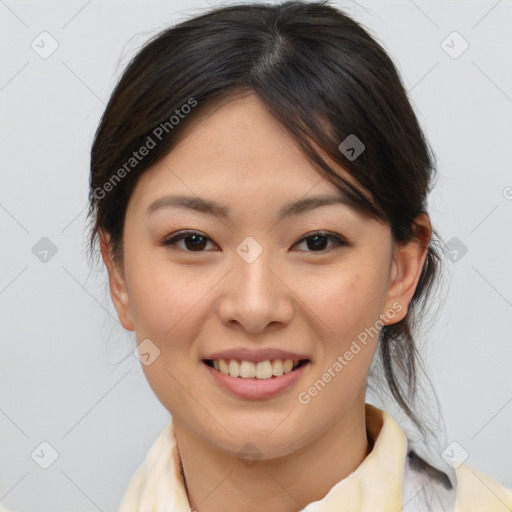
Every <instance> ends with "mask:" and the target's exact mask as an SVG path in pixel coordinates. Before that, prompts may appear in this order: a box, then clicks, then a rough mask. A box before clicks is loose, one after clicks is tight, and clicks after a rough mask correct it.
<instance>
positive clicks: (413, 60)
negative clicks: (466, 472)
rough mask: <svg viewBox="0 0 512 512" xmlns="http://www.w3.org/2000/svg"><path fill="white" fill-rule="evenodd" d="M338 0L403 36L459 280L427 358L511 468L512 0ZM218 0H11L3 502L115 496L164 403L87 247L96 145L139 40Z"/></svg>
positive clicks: (73, 502)
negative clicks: (121, 323) (110, 102)
mask: <svg viewBox="0 0 512 512" xmlns="http://www.w3.org/2000/svg"><path fill="white" fill-rule="evenodd" d="M229 3H233V2H226V3H225V4H229ZM332 3H333V4H334V5H338V6H339V7H342V8H345V9H346V11H347V12H348V13H349V14H351V15H352V16H353V17H354V18H355V19H356V20H358V21H360V22H362V23H363V24H364V25H365V26H366V27H367V28H368V29H370V30H371V33H372V34H373V35H374V36H375V37H377V39H378V40H379V41H380V42H381V43H382V44H383V46H384V47H385V48H386V49H387V51H388V52H389V53H390V55H391V57H392V58H393V60H394V61H395V63H396V64H397V65H398V67H399V70H400V72H401V74H402V77H403V80H404V83H405V84H406V88H407V89H408V92H409V95H410V98H411V101H412V102H413V106H414V108H415V110H416V112H417V114H418V117H419V120H420V122H421V125H422V127H423V129H424V130H425V133H426V135H427V137H428V139H429V141H430V143H431V145H432V147H433V149H434V151H435V153H436V156H437V164H438V169H439V172H440V178H439V180H438V182H437V185H436V189H435V191H434V192H433V193H432V195H431V196H430V199H429V208H430V214H431V218H432V222H433V225H434V226H435V227H436V228H437V230H438V231H439V233H440V234H441V235H442V237H443V240H444V241H445V242H446V246H447V248H448V250H449V251H448V252H449V254H451V261H448V263H449V276H450V280H449V287H448V290H447V291H446V293H445V295H446V297H445V298H444V299H443V302H442V304H441V302H439V304H441V305H440V307H439V312H438V316H437V322H436V323H435V325H434V326H433V327H432V328H430V329H429V331H428V333H427V334H428V344H427V351H426V353H425V358H426V359H427V360H428V363H429V374H430V377H431V379H432V381H433V383H434V385H435V387H436V390H437V392H438V395H439V398H440V400H441V404H442V407H443V411H444V415H445V420H446V424H447V429H448V435H447V439H448V441H449V442H453V441H456V442H457V443H459V445H460V446H462V447H464V449H465V450H466V451H467V452H468V459H467V463H469V464H471V465H473V466H475V467H477V468H478V469H480V470H482V471H484V472H486V473H488V474H489V475H491V476H492V477H494V478H495V479H497V480H498V481H500V482H501V483H503V484H505V485H506V486H508V487H512V379H511V368H512V342H511V341H512V340H511V333H512V273H511V266H510V262H511V261H512V241H511V229H510V228H511V225H512V223H511V221H512V173H511V165H510V161H511V157H512V154H511V153H512V150H511V147H512V145H511V144H510V141H511V140H512V128H511V122H510V119H511V114H512V64H511V62H512V61H511V60H510V58H509V57H510V55H509V54H510V48H511V45H512V30H511V27H512V2H511V1H510V0H508V1H507V0H502V1H495V0H492V1H491V0H489V1H487V0H485V1H484V0H482V1H425V0H423V1H420V0H416V1H412V0H411V1H409V0H401V1H369V0H368V1H363V0H362V1H360V2H358V3H356V2H349V1H347V2H345V1H343V2H341V1H340V2H332ZM209 4H210V5H212V6H216V5H220V3H217V2H216V1H215V0H209V1H208V2H206V1H205V0H200V1H199V0H198V1H189V2H187V3H186V4H185V3H184V2H179V1H171V0H167V1H163V0H160V1H158V0H152V1H144V2H143V1H100V0H90V1H86V0H73V1H66V2H64V1H62V2H57V1H55V2H49V1H46V2H44V1H23V0H1V1H0V34H1V41H2V44H1V45H0V53H1V58H2V60H1V67H0V115H1V123H0V144H1V151H0V165H1V173H2V174H1V185H0V225H1V233H0V240H1V247H2V250H1V251H0V314H1V318H0V322H1V323H0V325H1V346H0V379H1V380H0V502H2V503H3V504H4V506H5V507H7V508H9V509H12V510H14V511H19V512H42V511H52V512H64V511H69V510H73V511H74V512H85V511H96V510H101V511H104V512H106V511H114V510H116V509H117V507H118V505H119V502H120V500H121V497H122V495H123V492H124V490H125V488H126V486H127V484H128V481H129V479H130V477H131V476H132V475H133V473H134V472H135V470H136V468H137V467H138V466H139V464H140V463H141V462H142V460H143V458H144V456H145V455H146V453H147V451H148V449H149V447H150V446H151V444H152V442H153V441H154V439H155V438H156V436H157V435H158V434H159V432H160V431H161V429H162V428H163V426H164V425H166V424H167V423H168V421H169V414H168V413H167V411H166V410H165V409H164V408H163V406H162V405H161V404H160V403H159V402H158V400H157V399H156V398H155V396H154V395H153V393H152V391H151V389H150V388H149V386H148V384H147V383H146V380H145V378H144V375H143V373H142V370H141V367H140V363H139V361H138V360H137V359H136V358H135V357H134V356H133V355H131V349H132V348H133V347H134V346H135V345H134V343H135V342H134V337H133V334H131V333H125V332H124V331H123V330H122V328H121V327H120V326H119V324H118V322H117V320H116V317H115V313H114V310H113V307H112V305H111V303H110V299H109V297H108V295H107V294H106V290H107V288H106V274H105V273H104V272H103V271H97V270H96V269H93V270H91V269H90V268H89V266H88V261H87V259H86V247H87V231H86V224H85V220H86V218H85V213H86V206H87V192H88V171H89V170H88V166H89V152H90V146H91V142H92V138H93V135H94V132H95V130H96V127H97V125H98V122H99V119H100V116H101V114H102V112H103V110H104V107H105V104H106V102H107V101H108V98H109V96H110V93H111V92H112V89H113V87H114V85H115V83H116V82H117V80H118V78H119V76H120V73H121V71H122V69H123V68H124V66H125V65H126V64H127V63H128V61H129V59H130V58H131V56H133V54H134V52H136V50H137V48H139V47H140V45H141V44H142V43H143V42H144V41H146V40H147V39H148V38H149V37H150V36H152V35H153V34H155V33H156V32H157V31H159V30H161V29H163V28H164V27H167V26H168V25H170V24H172V23H175V22H177V21H181V20H184V19H186V18H188V17H190V16H192V15H196V14H199V13H201V12H203V11H204V10H207V9H209V8H210V5H209ZM454 32H456V34H454ZM466 46H467V48H466ZM118 363H119V364H118ZM41 443H47V444H41ZM37 454H39V458H38V456H37ZM53 458H56V460H55V461H54V462H53V464H51V465H50V466H49V467H48V469H44V468H43V467H41V465H44V464H48V463H50V462H52V459H53Z"/></svg>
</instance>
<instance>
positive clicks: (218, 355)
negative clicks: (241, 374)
mask: <svg viewBox="0 0 512 512" xmlns="http://www.w3.org/2000/svg"><path fill="white" fill-rule="evenodd" d="M205 359H227V360H229V359H237V360H239V361H252V362H254V363H260V362H261V361H266V360H267V359H282V360H286V359H293V360H294V361H300V360H302V359H307V360H309V361H310V360H311V358H310V357H309V356H307V355H306V354H300V353H297V352H289V351H287V350H281V349H277V348H259V349H248V348H232V349H228V350H222V351H220V352H214V353H213V354H210V355H209V356H208V357H206V358H205Z"/></svg>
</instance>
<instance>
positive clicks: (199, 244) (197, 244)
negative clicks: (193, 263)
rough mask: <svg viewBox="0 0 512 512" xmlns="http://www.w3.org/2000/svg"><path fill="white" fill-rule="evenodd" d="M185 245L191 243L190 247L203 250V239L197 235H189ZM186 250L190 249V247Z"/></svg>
mask: <svg viewBox="0 0 512 512" xmlns="http://www.w3.org/2000/svg"><path fill="white" fill-rule="evenodd" d="M191 241H192V242H191ZM186 243H187V245H188V244H190V243H191V245H192V247H194V248H196V249H204V243H205V239H204V237H202V236H199V235H191V236H189V237H188V238H187V240H186ZM188 248H189V249H190V247H188Z"/></svg>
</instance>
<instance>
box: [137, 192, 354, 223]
mask: <svg viewBox="0 0 512 512" xmlns="http://www.w3.org/2000/svg"><path fill="white" fill-rule="evenodd" d="M333 204H342V205H346V206H352V205H353V202H352V201H350V200H349V199H348V197H347V196H346V195H345V194H344V193H342V192H341V191H340V194H339V195H337V196H336V195H320V196H310V197H305V198H303V199H299V200H297V201H293V202H290V203H287V204H285V205H283V206H282V207H281V209H280V210H279V212H278V214H277V218H278V219H279V220H282V219H284V218H286V217H291V216H293V215H301V214H303V213H306V212H308V211H311V210H313V209H315V208H319V207H320V206H328V205H333ZM160 208H185V209H191V210H194V211H197V212H200V213H205V214H208V215H215V216H217V217H222V218H227V217H229V208H228V207H227V206H225V205H221V204H219V203H217V202H216V201H212V200H209V199H202V198H200V197H194V196H187V195H167V196H163V197H160V198H159V199H156V200H155V201H153V202H152V203H151V204H150V205H149V207H148V209H147V210H146V215H150V214H152V213H153V212H155V211H156V210H158V209H160Z"/></svg>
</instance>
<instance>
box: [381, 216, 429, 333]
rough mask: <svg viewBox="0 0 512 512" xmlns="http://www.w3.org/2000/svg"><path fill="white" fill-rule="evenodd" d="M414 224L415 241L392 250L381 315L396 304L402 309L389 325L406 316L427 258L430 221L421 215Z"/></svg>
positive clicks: (399, 245)
mask: <svg viewBox="0 0 512 512" xmlns="http://www.w3.org/2000/svg"><path fill="white" fill-rule="evenodd" d="M415 223H416V225H415V235H416V239H415V240H411V241H410V242H408V243H406V244H398V245H397V246H396V247H395V249H394V253H393V261H392V263H391V271H390V283H389V288H388V295H387V298H386V309H385V311H384V312H383V313H384V314H385V312H386V311H388V310H389V309H391V308H392V307H393V304H396V303H400V304H401V305H402V308H401V310H400V312H399V313H398V314H397V315H394V316H393V320H392V321H390V322H387V323H389V324H393V323H396V322H399V321H400V320H402V319H403V318H404V317H405V315H406V314H407V310H408V308H409V303H410V302H411V299H412V297H413V295H414V292H415V290H416V286H417V285H418V281H419V278H420V276H421V273H422V271H423V265H424V263H425V259H426V257H427V252H428V245H429V242H430V238H431V236H432V227H431V224H430V219H429V217H428V215H427V214H426V213H422V214H421V215H419V216H418V217H417V218H416V219H415Z"/></svg>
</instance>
